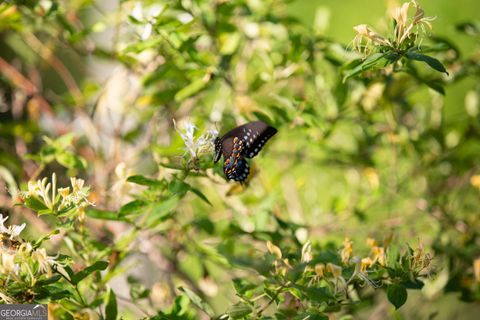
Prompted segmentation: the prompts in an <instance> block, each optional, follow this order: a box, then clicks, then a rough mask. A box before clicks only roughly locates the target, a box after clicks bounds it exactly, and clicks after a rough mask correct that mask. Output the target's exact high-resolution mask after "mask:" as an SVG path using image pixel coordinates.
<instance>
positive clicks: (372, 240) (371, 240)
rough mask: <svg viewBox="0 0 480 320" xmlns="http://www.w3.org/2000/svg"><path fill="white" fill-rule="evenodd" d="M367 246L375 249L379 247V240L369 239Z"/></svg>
mask: <svg viewBox="0 0 480 320" xmlns="http://www.w3.org/2000/svg"><path fill="white" fill-rule="evenodd" d="M367 244H368V245H369V246H370V247H375V246H376V245H377V240H375V239H373V238H367Z"/></svg>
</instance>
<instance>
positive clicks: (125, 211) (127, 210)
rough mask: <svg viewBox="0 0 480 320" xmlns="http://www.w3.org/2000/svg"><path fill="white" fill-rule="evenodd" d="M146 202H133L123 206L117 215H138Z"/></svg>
mask: <svg viewBox="0 0 480 320" xmlns="http://www.w3.org/2000/svg"><path fill="white" fill-rule="evenodd" d="M146 205H147V204H146V202H145V201H143V200H133V201H130V202H128V203H126V204H124V205H123V206H122V207H121V208H120V209H119V210H118V215H119V216H120V217H124V216H126V215H129V214H132V213H140V212H142V211H143V209H144V207H145V206H146Z"/></svg>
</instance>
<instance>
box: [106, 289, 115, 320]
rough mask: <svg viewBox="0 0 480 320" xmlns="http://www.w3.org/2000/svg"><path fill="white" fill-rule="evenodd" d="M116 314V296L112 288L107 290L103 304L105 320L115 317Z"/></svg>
mask: <svg viewBox="0 0 480 320" xmlns="http://www.w3.org/2000/svg"><path fill="white" fill-rule="evenodd" d="M117 314H118V308H117V297H116V296H115V292H113V290H112V289H110V290H109V291H108V295H107V305H106V306H105V318H106V319H107V320H110V319H116V318H117Z"/></svg>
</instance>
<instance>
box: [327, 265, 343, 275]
mask: <svg viewBox="0 0 480 320" xmlns="http://www.w3.org/2000/svg"><path fill="white" fill-rule="evenodd" d="M327 271H328V272H330V273H331V274H332V275H333V277H334V278H335V279H337V278H340V277H341V276H342V267H340V266H337V265H336V264H333V263H330V262H329V263H328V264H327Z"/></svg>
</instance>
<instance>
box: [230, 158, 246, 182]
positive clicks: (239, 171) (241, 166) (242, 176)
mask: <svg viewBox="0 0 480 320" xmlns="http://www.w3.org/2000/svg"><path fill="white" fill-rule="evenodd" d="M249 173H250V167H249V165H248V162H247V160H245V159H244V158H240V159H239V160H238V161H237V165H236V167H235V170H233V171H232V173H231V174H230V176H227V177H228V179H232V180H235V181H238V182H242V181H244V180H246V179H247V177H248V174H249Z"/></svg>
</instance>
